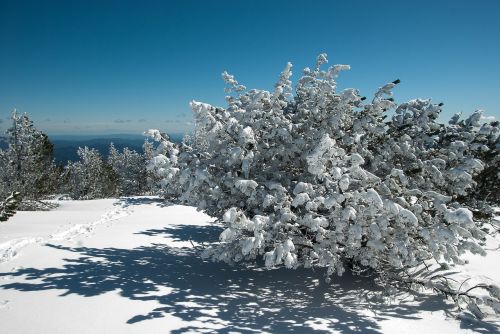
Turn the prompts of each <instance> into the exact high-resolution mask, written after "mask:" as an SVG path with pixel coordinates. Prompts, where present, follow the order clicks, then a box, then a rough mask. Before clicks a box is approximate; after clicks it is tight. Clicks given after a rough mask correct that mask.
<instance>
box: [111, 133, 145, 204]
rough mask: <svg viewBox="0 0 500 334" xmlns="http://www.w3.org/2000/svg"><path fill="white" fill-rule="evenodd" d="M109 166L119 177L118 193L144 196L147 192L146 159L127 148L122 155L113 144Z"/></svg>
mask: <svg viewBox="0 0 500 334" xmlns="http://www.w3.org/2000/svg"><path fill="white" fill-rule="evenodd" d="M108 164H109V165H110V166H111V167H112V168H113V171H114V172H115V173H116V175H117V176H118V193H119V195H123V196H131V195H142V194H144V193H145V192H146V190H147V175H146V158H145V155H143V154H140V153H137V152H136V151H134V150H130V149H129V148H127V147H125V148H124V149H123V151H122V152H121V153H120V152H119V151H118V150H117V149H116V148H115V146H114V145H113V143H111V145H110V147H109V155H108Z"/></svg>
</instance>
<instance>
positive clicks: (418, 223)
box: [147, 54, 500, 312]
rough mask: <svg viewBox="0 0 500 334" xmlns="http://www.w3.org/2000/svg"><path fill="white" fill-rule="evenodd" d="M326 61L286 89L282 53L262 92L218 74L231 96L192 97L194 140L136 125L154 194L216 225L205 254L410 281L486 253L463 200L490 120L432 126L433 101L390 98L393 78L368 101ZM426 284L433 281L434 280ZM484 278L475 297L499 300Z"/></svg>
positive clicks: (493, 130) (479, 167)
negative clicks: (484, 293)
mask: <svg viewBox="0 0 500 334" xmlns="http://www.w3.org/2000/svg"><path fill="white" fill-rule="evenodd" d="M325 63H327V58H326V55H325V54H321V55H320V56H319V57H318V59H317V62H316V66H315V67H314V68H313V69H309V68H306V69H305V70H304V72H303V74H302V76H301V77H300V78H299V80H298V82H297V85H296V89H295V94H292V92H293V90H292V84H291V81H290V77H291V75H292V72H291V67H292V65H291V64H290V63H289V64H288V65H287V66H286V68H285V70H284V71H283V72H282V74H281V77H280V79H279V81H278V82H277V83H276V85H275V87H274V91H272V92H269V91H265V90H258V89H252V90H247V89H246V88H245V87H244V86H242V85H240V84H239V83H238V82H237V81H236V80H235V78H234V77H233V76H232V75H229V74H228V73H226V72H224V73H223V79H224V81H225V82H226V84H227V88H226V92H227V93H229V95H228V96H227V97H226V101H227V103H228V107H227V108H220V107H214V106H211V105H209V104H205V103H200V102H195V101H193V102H191V108H192V110H193V112H194V115H195V131H194V135H193V138H191V139H190V140H185V141H184V142H183V143H182V144H180V145H177V144H175V143H173V142H171V141H170V140H169V138H168V136H167V135H165V134H163V133H161V132H159V131H157V130H150V131H148V132H147V134H149V135H150V137H152V138H153V139H154V140H156V141H158V142H160V144H159V146H158V148H157V155H156V156H155V157H154V158H153V159H151V160H150V163H149V166H148V169H149V170H150V171H153V172H155V173H156V177H157V179H158V185H159V186H160V187H161V189H162V192H163V194H164V196H165V197H168V198H174V199H177V200H179V201H181V202H182V203H186V204H188V205H193V206H196V207H197V208H198V209H200V210H204V211H205V212H206V213H207V214H209V215H211V216H213V217H217V218H218V219H219V220H218V221H219V222H220V223H222V224H224V226H225V229H224V231H223V232H222V234H221V235H220V243H218V244H216V245H214V246H211V247H209V248H208V249H207V250H206V251H205V252H204V256H206V257H210V258H212V259H214V260H220V261H225V262H229V263H234V262H242V261H248V260H254V259H256V258H257V257H262V258H263V259H264V260H265V265H266V266H267V267H273V266H281V265H284V266H286V267H288V268H297V267H299V266H304V267H325V268H326V272H327V276H328V277H329V276H330V275H332V274H334V273H337V274H338V275H341V274H342V273H343V272H344V271H345V270H346V269H350V270H352V271H353V272H355V273H361V272H363V273H369V272H372V273H378V275H379V277H381V278H384V280H385V281H388V280H392V281H400V282H405V283H408V277H410V279H411V278H414V277H413V276H412V274H411V271H412V269H414V268H417V267H421V266H423V264H426V263H427V262H429V263H430V262H432V261H434V262H436V263H438V264H443V263H450V264H461V263H463V260H462V259H461V255H462V254H464V253H465V252H467V251H470V252H472V253H477V254H484V253H485V252H484V250H483V248H482V245H483V240H484V238H485V232H484V231H483V230H482V229H481V225H480V224H479V223H478V221H477V219H476V218H475V217H474V216H473V213H472V211H471V210H470V209H469V208H468V207H466V206H465V203H464V201H463V200H462V199H463V198H464V197H466V196H467V195H468V194H470V193H471V192H472V191H474V190H475V187H476V186H477V185H476V183H475V182H474V178H475V177H477V176H478V175H480V173H481V172H482V171H484V170H485V162H484V161H482V160H481V156H480V155H479V154H477V153H478V151H481V150H485V148H484V147H482V146H481V145H477V143H476V139H475V138H478V136H479V134H480V133H484V134H483V136H486V137H487V141H488V143H489V144H488V145H490V146H494V147H496V148H498V145H499V131H498V130H499V129H498V123H496V124H495V123H491V124H489V125H481V124H479V118H480V117H479V116H478V113H475V114H473V115H472V116H471V117H469V118H467V119H466V120H465V121H463V126H462V125H459V126H457V125H456V123H455V122H453V121H452V124H450V125H449V126H446V125H443V124H440V123H438V122H437V117H438V115H439V113H440V112H441V108H442V104H435V103H433V102H432V101H431V100H422V99H416V100H411V101H408V102H405V103H402V104H399V105H397V104H396V103H395V102H394V100H393V98H392V89H393V88H394V87H395V86H396V85H397V84H399V80H396V81H393V82H390V83H388V84H386V85H384V86H382V87H380V88H379V89H378V90H377V91H376V93H375V95H374V97H373V99H371V100H370V101H366V99H365V98H364V97H362V96H361V95H360V94H359V91H358V90H356V89H345V90H343V91H340V92H338V91H337V89H336V86H337V83H336V77H337V75H338V73H339V72H341V71H344V70H348V69H349V66H347V65H334V66H331V67H329V68H328V69H326V70H323V69H322V67H323V65H324V64H325ZM391 114H393V116H392V117H390V115H391ZM387 117H390V120H389V121H388V120H387ZM478 117H479V118H478ZM496 173H497V175H498V166H496ZM423 272H425V266H424V269H423ZM415 282H417V280H413V281H412V280H410V281H409V284H413V283H415ZM419 282H420V281H419ZM425 284H428V285H427V287H429V286H431V287H433V288H435V289H436V290H439V284H442V282H439V283H436V284H435V283H433V282H426V283H425ZM447 288H449V289H450V290H449V291H452V287H449V286H448V287H447ZM495 289H496V290H495ZM487 290H488V291H489V292H490V295H489V296H488V297H487V298H489V299H487V301H485V303H490V304H489V305H497V306H498V305H500V304H494V303H498V297H499V296H498V291H500V290H498V288H494V287H488V288H487ZM495 291H496V292H495ZM492 307H493V306H492ZM493 308H495V307H493ZM495 310H496V311H497V312H498V311H500V309H499V308H498V307H496V308H495Z"/></svg>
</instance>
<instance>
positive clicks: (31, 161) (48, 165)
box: [0, 110, 59, 200]
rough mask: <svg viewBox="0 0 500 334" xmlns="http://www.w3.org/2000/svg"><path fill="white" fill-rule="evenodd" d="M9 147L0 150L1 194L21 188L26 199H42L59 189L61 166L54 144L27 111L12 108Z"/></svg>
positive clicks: (8, 132)
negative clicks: (56, 162)
mask: <svg viewBox="0 0 500 334" xmlns="http://www.w3.org/2000/svg"><path fill="white" fill-rule="evenodd" d="M11 119H12V126H11V127H10V128H9V129H8V130H7V135H8V144H9V146H8V148H7V149H5V150H0V196H3V197H5V196H6V195H7V194H9V193H11V192H12V191H18V192H20V193H21V196H22V197H23V198H24V199H26V200H39V199H41V198H42V197H43V196H45V195H47V194H50V193H52V192H53V191H54V189H56V186H57V182H58V176H59V174H58V170H57V167H56V166H55V163H54V157H53V145H52V143H51V142H50V141H49V139H48V137H47V135H45V134H44V133H42V132H40V131H39V130H37V129H36V128H35V127H34V125H33V122H32V121H31V120H30V119H29V117H28V115H26V114H22V115H20V114H18V113H17V112H16V111H15V110H14V111H13V112H12V116H11Z"/></svg>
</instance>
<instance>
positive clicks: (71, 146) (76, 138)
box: [0, 134, 183, 165]
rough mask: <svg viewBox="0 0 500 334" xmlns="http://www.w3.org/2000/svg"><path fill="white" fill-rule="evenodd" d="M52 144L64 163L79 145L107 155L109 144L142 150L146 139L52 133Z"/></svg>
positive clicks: (2, 140)
mask: <svg viewBox="0 0 500 334" xmlns="http://www.w3.org/2000/svg"><path fill="white" fill-rule="evenodd" d="M182 137H183V134H172V135H170V138H171V140H173V141H174V142H180V141H181V140H182ZM49 139H50V141H51V142H52V144H54V157H55V159H56V162H57V163H59V164H64V165H65V164H66V163H67V162H68V161H76V160H78V154H77V153H76V151H77V150H78V148H79V147H84V146H87V147H90V148H95V149H97V150H98V151H99V152H100V153H101V154H102V155H103V156H104V157H107V156H108V153H109V145H110V144H111V143H113V144H114V145H115V147H116V148H117V149H118V150H120V151H121V150H123V149H124V148H125V147H128V148H129V149H131V150H135V151H137V152H142V145H143V144H144V141H145V140H146V137H145V136H140V135H128V134H111V135H53V136H49ZM7 147H8V141H7V138H6V137H2V136H0V149H5V148H7Z"/></svg>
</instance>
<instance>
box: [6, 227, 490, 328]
mask: <svg viewBox="0 0 500 334" xmlns="http://www.w3.org/2000/svg"><path fill="white" fill-rule="evenodd" d="M219 232H220V230H219V229H218V228H217V227H215V226H191V225H177V226H172V227H170V228H165V229H163V230H147V231H144V232H141V234H144V235H151V236H153V235H155V236H157V235H161V234H165V236H168V237H170V238H174V239H176V240H190V239H191V240H193V241H195V242H203V241H205V242H208V241H213V240H214V239H215V240H216V239H217V235H218V233H219ZM47 246H49V247H53V248H56V249H61V250H65V251H71V252H75V253H78V254H79V255H81V256H80V257H79V258H77V259H65V261H66V264H65V265H64V266H63V267H61V268H45V269H34V268H25V269H20V270H18V271H16V272H14V273H7V274H0V276H5V275H9V276H19V277H22V278H24V279H25V282H18V283H11V284H5V285H3V286H0V288H1V289H15V290H19V291H38V290H47V289H57V290H65V292H64V293H63V294H62V295H61V296H66V295H69V294H77V295H80V296H86V297H91V296H96V295H100V294H103V293H106V292H109V291H118V292H119V293H120V295H121V296H122V297H124V298H129V299H131V300H141V301H148V300H155V301H157V302H158V303H160V304H161V306H160V307H158V308H156V309H153V310H152V311H150V312H149V313H147V314H140V315H136V316H134V317H132V318H131V319H129V320H128V321H127V322H128V323H130V324H133V323H136V322H140V321H146V320H148V319H152V318H159V317H163V316H165V315H166V314H170V315H173V316H175V317H178V318H180V319H182V320H184V321H189V322H191V324H190V325H189V327H184V328H181V329H178V330H176V331H173V332H172V333H182V332H185V331H188V330H194V331H197V330H203V331H204V332H206V333H229V332H235V331H236V332H240V333H255V332H261V331H267V332H271V333H309V332H311V333H312V332H315V333H316V332H322V330H321V328H322V329H323V331H324V332H331V331H332V330H335V331H340V332H342V333H381V329H380V327H379V325H378V323H377V321H379V320H383V319H384V318H386V317H398V318H405V319H419V316H418V312H419V311H420V310H427V311H433V310H441V309H446V308H447V304H445V303H444V302H443V300H442V299H441V298H439V297H429V296H420V297H417V298H418V299H419V300H418V301H417V302H416V303H412V304H411V305H410V304H409V303H399V304H397V305H396V304H394V305H390V304H387V303H384V302H383V301H381V299H380V294H381V291H380V290H379V288H377V287H376V286H375V285H374V284H373V282H372V280H370V279H368V280H366V279H363V278H360V277H357V276H352V275H348V274H346V275H344V276H343V277H341V278H337V279H334V280H333V281H332V283H330V284H326V283H325V282H324V271H318V270H316V271H315V272H313V271H311V270H308V269H297V270H293V271H292V270H287V269H275V270H262V269H258V268H241V267H231V266H228V265H226V264H223V263H213V262H209V261H204V260H202V259H201V258H200V257H199V254H197V252H196V251H195V250H193V249H190V248H172V247H168V246H166V245H163V244H154V245H151V246H147V247H146V246H143V247H138V248H134V249H119V248H103V249H98V248H87V247H75V248H71V247H63V246H58V245H47ZM30 281H33V282H30ZM363 309H369V310H371V311H372V312H373V315H372V316H368V315H365V314H362V313H360V312H359V310H363ZM314 325H317V326H318V327H316V326H314ZM462 326H464V324H462ZM465 326H466V325H465ZM475 326H476V327H475V328H473V329H474V330H476V331H477V330H479V331H480V332H483V333H492V331H491V328H489V327H488V328H484V329H482V328H478V327H477V324H476V325H475ZM207 327H213V328H207ZM313 327H315V328H316V329H313ZM215 328H217V329H215ZM471 329H472V328H471Z"/></svg>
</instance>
